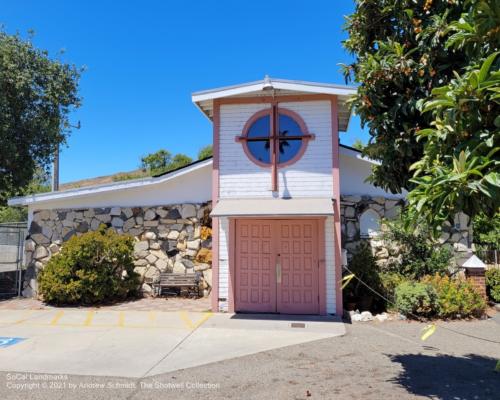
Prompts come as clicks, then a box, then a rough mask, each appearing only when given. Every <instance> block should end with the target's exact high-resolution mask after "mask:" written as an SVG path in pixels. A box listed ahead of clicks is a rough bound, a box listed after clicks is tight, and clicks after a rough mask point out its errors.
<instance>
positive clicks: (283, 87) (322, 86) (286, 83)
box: [191, 76, 356, 132]
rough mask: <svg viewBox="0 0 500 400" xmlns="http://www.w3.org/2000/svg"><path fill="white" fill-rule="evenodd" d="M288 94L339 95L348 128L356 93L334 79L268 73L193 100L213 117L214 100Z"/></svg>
mask: <svg viewBox="0 0 500 400" xmlns="http://www.w3.org/2000/svg"><path fill="white" fill-rule="evenodd" d="M270 94H273V95H274V96H287V95H311V94H330V95H335V96H338V108H339V130H340V131H343V132H345V131H346V130H347V127H348V125H349V120H350V118H351V108H350V107H349V106H348V105H347V104H346V101H347V100H348V99H349V98H350V97H351V96H352V95H354V94H356V88H355V87H353V86H345V85H336V84H332V83H318V82H307V81H294V80H287V79H278V78H270V77H268V76H266V77H265V78H264V79H262V80H259V81H253V82H247V83H241V84H238V85H232V86H225V87H220V88H215V89H209V90H203V91H200V92H195V93H193V94H192V96H191V98H192V100H193V103H194V104H196V106H197V107H198V108H199V109H200V111H201V112H202V113H203V114H205V115H206V116H207V117H208V118H209V119H210V120H212V118H213V101H214V100H215V99H222V98H228V97H231V98H238V97H248V96H252V97H254V96H257V97H260V96H269V95H270Z"/></svg>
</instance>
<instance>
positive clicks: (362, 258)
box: [346, 243, 382, 298]
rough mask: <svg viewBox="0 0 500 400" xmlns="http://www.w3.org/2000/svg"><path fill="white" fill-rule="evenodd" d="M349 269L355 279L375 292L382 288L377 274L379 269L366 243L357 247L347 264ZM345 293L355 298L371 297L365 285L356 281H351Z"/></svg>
mask: <svg viewBox="0 0 500 400" xmlns="http://www.w3.org/2000/svg"><path fill="white" fill-rule="evenodd" d="M349 269H350V270H351V272H352V273H354V275H356V277H357V278H359V279H361V280H362V281H363V282H365V283H366V284H367V285H369V286H370V287H371V288H373V289H375V290H380V288H381V287H382V284H381V281H380V276H379V272H380V269H379V267H378V265H377V263H376V260H375V257H374V256H373V253H372V249H371V248H370V246H369V245H368V244H366V243H362V244H361V245H359V246H358V247H357V248H356V250H355V252H354V254H353V256H352V259H351V261H350V262H349ZM347 288H348V290H347V291H346V292H347V293H348V294H351V295H352V296H355V297H358V298H359V297H360V296H365V295H372V294H373V292H371V291H370V289H368V288H367V287H366V286H365V285H363V284H362V283H360V282H359V281H358V280H357V279H353V280H352V281H351V283H350V284H349V286H348V287H347Z"/></svg>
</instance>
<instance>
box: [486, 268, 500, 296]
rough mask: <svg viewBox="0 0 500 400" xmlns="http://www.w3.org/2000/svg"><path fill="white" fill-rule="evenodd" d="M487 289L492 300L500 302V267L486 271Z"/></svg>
mask: <svg viewBox="0 0 500 400" xmlns="http://www.w3.org/2000/svg"><path fill="white" fill-rule="evenodd" d="M486 291H487V292H488V296H489V297H490V299H491V300H493V301H494V302H496V303H500V269H499V268H490V269H489V270H487V271H486Z"/></svg>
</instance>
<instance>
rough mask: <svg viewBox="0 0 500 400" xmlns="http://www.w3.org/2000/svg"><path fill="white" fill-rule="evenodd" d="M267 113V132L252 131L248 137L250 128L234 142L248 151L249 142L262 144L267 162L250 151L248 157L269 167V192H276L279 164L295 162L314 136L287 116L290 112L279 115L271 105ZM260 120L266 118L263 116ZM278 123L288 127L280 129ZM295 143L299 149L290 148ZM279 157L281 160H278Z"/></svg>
mask: <svg viewBox="0 0 500 400" xmlns="http://www.w3.org/2000/svg"><path fill="white" fill-rule="evenodd" d="M269 111H270V112H269V113H266V114H267V116H268V117H270V118H269V120H270V121H269V122H270V129H269V131H268V132H265V131H264V132H262V133H260V132H255V131H253V132H252V135H251V136H250V135H249V134H248V133H249V131H250V129H251V128H252V126H251V127H250V129H248V130H247V132H244V133H243V135H241V136H237V137H236V141H238V142H242V143H243V145H244V146H246V148H247V149H249V147H250V146H248V144H249V143H251V142H259V143H264V147H265V150H266V151H269V152H270V153H267V152H266V153H265V156H268V157H269V161H267V160H266V161H265V162H264V161H263V160H262V159H257V158H256V157H255V156H254V154H252V151H251V150H249V152H250V157H251V158H254V159H255V160H254V161H255V162H257V163H259V165H264V166H267V165H270V166H271V176H272V185H271V190H272V191H273V192H276V191H278V168H279V166H280V164H284V163H286V162H287V161H290V160H292V159H293V160H295V159H296V158H298V157H300V154H301V150H302V151H303V149H304V146H305V144H306V143H307V141H308V140H311V139H314V135H313V134H310V133H308V132H307V129H306V128H305V125H304V124H303V123H300V124H299V123H298V122H297V121H296V119H297V118H293V117H292V116H289V115H288V114H293V113H291V112H290V111H285V110H283V111H282V112H281V113H280V111H279V110H278V105H277V104H273V105H272V108H271V110H269ZM297 117H298V116H297ZM262 118H267V117H266V115H264V116H263V117H262ZM280 121H281V123H282V125H288V126H282V127H280ZM255 122H257V121H255ZM289 133H290V134H289ZM297 141H300V143H301V145H300V146H299V147H297V146H291V143H293V142H297ZM287 147H288V148H289V150H288V153H290V154H287ZM280 155H281V158H282V160H280Z"/></svg>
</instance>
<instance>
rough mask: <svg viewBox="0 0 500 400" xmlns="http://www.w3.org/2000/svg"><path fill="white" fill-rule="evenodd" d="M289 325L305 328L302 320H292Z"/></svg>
mask: <svg viewBox="0 0 500 400" xmlns="http://www.w3.org/2000/svg"><path fill="white" fill-rule="evenodd" d="M290 326H291V327H292V328H305V327H306V324H304V323H303V322H292V323H291V324H290Z"/></svg>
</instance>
